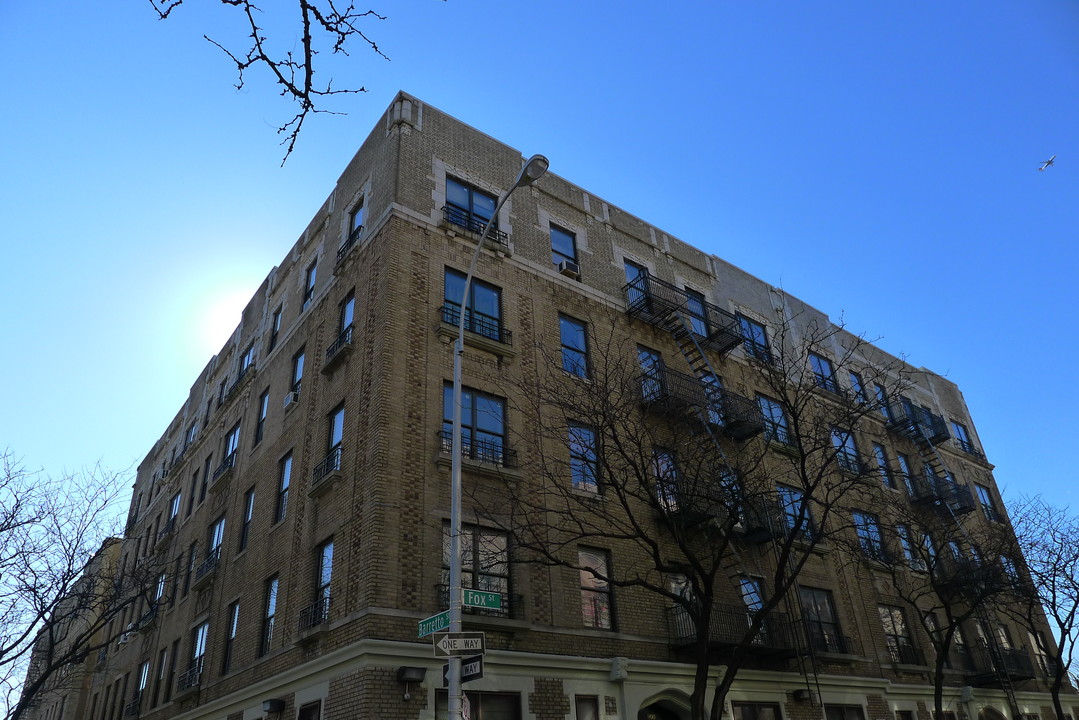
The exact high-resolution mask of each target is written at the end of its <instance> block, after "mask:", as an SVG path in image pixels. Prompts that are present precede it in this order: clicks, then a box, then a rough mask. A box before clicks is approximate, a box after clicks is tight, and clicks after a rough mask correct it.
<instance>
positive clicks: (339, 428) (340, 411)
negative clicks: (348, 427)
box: [326, 405, 345, 470]
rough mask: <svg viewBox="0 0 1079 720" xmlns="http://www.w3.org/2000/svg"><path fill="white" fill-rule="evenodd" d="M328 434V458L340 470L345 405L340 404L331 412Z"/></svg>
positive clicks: (335, 468)
mask: <svg viewBox="0 0 1079 720" xmlns="http://www.w3.org/2000/svg"><path fill="white" fill-rule="evenodd" d="M328 420H329V422H328V423H327V430H328V432H327V434H326V451H327V452H326V460H327V462H328V463H329V464H331V465H332V466H333V467H332V468H331V469H333V470H338V469H340V467H341V447H342V443H343V441H344V438H345V406H344V405H338V406H337V407H336V408H334V409H333V412H331V413H330V416H329V418H328Z"/></svg>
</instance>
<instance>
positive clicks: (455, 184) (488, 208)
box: [446, 178, 498, 232]
mask: <svg viewBox="0 0 1079 720" xmlns="http://www.w3.org/2000/svg"><path fill="white" fill-rule="evenodd" d="M496 204H497V203H496V200H495V198H494V197H493V196H491V195H488V194H487V193H484V192H481V191H479V190H476V189H475V188H472V187H469V186H468V185H465V184H464V183H462V182H459V181H457V180H453V179H452V178H446V206H447V207H446V213H447V217H446V219H447V220H449V221H450V222H452V223H453V224H455V225H461V226H462V227H465V228H468V229H469V230H471V231H472V232H482V231H483V226H484V225H485V224H487V221H488V220H490V219H491V218H492V217H493V216H494V214H495V205H496ZM492 227H493V228H496V227H498V222H497V221H496V222H495V223H494V224H493V225H492Z"/></svg>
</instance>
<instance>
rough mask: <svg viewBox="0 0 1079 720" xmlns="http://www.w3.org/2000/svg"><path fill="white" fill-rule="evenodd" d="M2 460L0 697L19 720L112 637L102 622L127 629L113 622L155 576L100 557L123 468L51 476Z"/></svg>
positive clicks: (116, 514) (118, 509)
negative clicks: (143, 574) (151, 577)
mask: <svg viewBox="0 0 1079 720" xmlns="http://www.w3.org/2000/svg"><path fill="white" fill-rule="evenodd" d="M0 463H2V467H0V703H2V704H3V710H4V713H5V714H4V716H3V717H5V718H9V719H11V720H16V719H17V718H19V717H22V716H23V714H24V713H25V712H26V711H27V710H28V708H30V707H33V705H34V704H35V701H37V700H39V699H40V697H41V693H42V692H43V691H45V690H47V689H50V688H56V687H58V686H60V685H61V684H62V683H63V682H64V681H66V680H67V679H68V678H69V677H72V676H73V673H72V671H73V670H74V669H76V668H77V667H78V666H79V665H80V664H81V663H82V662H83V661H84V660H85V659H86V658H87V656H88V655H89V654H90V653H91V652H96V651H97V650H99V649H100V648H101V647H105V646H106V645H107V644H108V643H109V642H110V641H112V640H114V639H115V638H113V637H109V636H108V635H107V633H105V632H104V629H105V628H106V627H116V628H117V632H119V631H122V630H123V629H124V628H123V627H120V626H119V624H118V623H115V622H113V621H114V620H115V619H116V618H117V617H119V616H120V615H121V614H122V613H125V612H126V613H127V614H129V615H133V614H134V612H135V610H134V609H133V608H134V607H136V605H137V603H139V602H140V601H142V602H145V594H146V592H148V590H147V588H148V586H149V585H150V582H151V581H149V579H148V578H143V579H142V580H139V576H140V575H139V572H137V571H135V569H134V568H128V569H127V571H126V572H125V569H124V568H123V566H122V563H121V562H120V561H119V558H116V561H106V560H105V559H104V558H106V557H107V556H108V555H109V554H108V553H107V552H106V551H107V550H108V548H109V547H110V546H112V544H114V543H118V542H119V541H118V540H116V539H111V540H110V538H113V536H115V535H116V534H117V531H118V530H122V524H121V521H120V518H122V517H123V512H124V508H125V507H126V501H127V484H128V482H127V479H126V478H125V477H124V475H123V474H122V473H111V472H108V471H105V470H104V469H102V468H101V467H95V468H93V469H90V470H87V471H85V472H82V473H79V474H74V475H66V476H63V477H50V476H48V475H46V474H44V473H41V472H28V471H26V470H24V469H23V468H22V467H21V466H20V465H19V464H18V463H17V462H16V461H15V460H14V459H13V457H12V454H11V453H10V451H6V452H4V453H2V454H0ZM115 554H116V555H117V556H118V555H119V553H115ZM144 570H145V574H147V575H149V574H151V571H150V570H149V569H146V568H144ZM75 674H77V673H75Z"/></svg>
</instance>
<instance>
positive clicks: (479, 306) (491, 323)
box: [442, 268, 508, 342]
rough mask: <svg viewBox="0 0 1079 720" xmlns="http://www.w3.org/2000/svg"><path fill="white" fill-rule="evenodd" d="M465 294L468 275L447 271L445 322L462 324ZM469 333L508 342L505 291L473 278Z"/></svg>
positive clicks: (468, 303) (468, 309) (467, 305)
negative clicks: (503, 294)
mask: <svg viewBox="0 0 1079 720" xmlns="http://www.w3.org/2000/svg"><path fill="white" fill-rule="evenodd" d="M464 292H465V274H464V273H460V272H457V271H456V270H451V269H450V268H446V280H445V292H444V294H443V302H442V320H443V322H447V323H449V324H451V325H455V326H456V325H457V324H458V323H460V322H461V319H460V318H461V315H460V313H461V299H462V298H463V297H464ZM465 330H468V331H469V332H471V333H475V334H476V335H482V336H483V337H486V338H490V339H491V340H495V341H497V342H508V338H507V337H506V336H505V332H504V331H503V329H502V289H501V288H499V287H497V286H495V285H491V284H489V283H485V282H483V281H482V280H476V279H475V278H473V279H472V282H471V283H469V285H468V298H466V301H465Z"/></svg>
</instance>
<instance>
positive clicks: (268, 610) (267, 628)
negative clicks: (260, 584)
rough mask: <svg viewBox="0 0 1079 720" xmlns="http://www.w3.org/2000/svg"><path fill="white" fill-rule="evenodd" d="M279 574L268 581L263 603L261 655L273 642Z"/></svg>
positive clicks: (267, 650)
mask: <svg viewBox="0 0 1079 720" xmlns="http://www.w3.org/2000/svg"><path fill="white" fill-rule="evenodd" d="M277 585H278V582H277V576H276V575H274V576H273V577H272V578H270V579H269V580H267V581H266V591H265V601H264V602H263V604H262V608H263V612H262V634H261V636H260V639H259V655H260V656H262V655H265V654H266V653H268V652H270V644H271V643H272V642H273V627H274V618H275V617H276V616H277Z"/></svg>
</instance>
